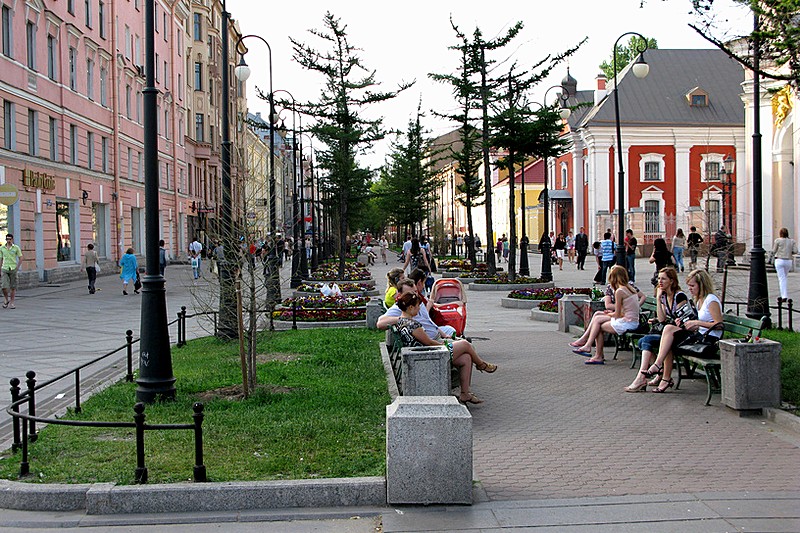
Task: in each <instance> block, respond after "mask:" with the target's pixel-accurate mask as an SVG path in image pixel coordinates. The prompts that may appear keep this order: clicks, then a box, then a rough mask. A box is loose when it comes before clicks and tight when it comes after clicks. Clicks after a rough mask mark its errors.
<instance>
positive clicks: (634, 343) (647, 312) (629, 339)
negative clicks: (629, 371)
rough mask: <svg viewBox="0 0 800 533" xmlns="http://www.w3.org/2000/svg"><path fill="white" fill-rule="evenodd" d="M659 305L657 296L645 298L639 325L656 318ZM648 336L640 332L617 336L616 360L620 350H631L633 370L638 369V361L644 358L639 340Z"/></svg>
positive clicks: (629, 332)
mask: <svg viewBox="0 0 800 533" xmlns="http://www.w3.org/2000/svg"><path fill="white" fill-rule="evenodd" d="M657 306H658V304H657V302H656V298H655V296H648V297H647V298H645V300H644V303H642V306H641V310H640V312H639V323H640V324H641V323H644V322H647V321H648V320H650V319H651V318H654V317H655V316H656V308H657ZM645 335H647V333H642V332H638V331H628V332H625V333H623V334H622V335H615V342H614V344H615V348H614V359H616V358H617V353H619V351H620V350H624V349H626V348H630V349H631V351H632V352H633V357H632V358H631V368H635V367H636V361H638V360H639V358H641V357H642V353H641V352H640V351H639V346H638V342H639V339H641V338H642V337H644V336H645Z"/></svg>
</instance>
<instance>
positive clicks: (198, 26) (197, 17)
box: [194, 13, 203, 41]
mask: <svg viewBox="0 0 800 533" xmlns="http://www.w3.org/2000/svg"><path fill="white" fill-rule="evenodd" d="M194 40H195V41H202V40H203V18H202V15H201V14H200V13H195V14H194Z"/></svg>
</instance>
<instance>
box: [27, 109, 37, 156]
mask: <svg viewBox="0 0 800 533" xmlns="http://www.w3.org/2000/svg"><path fill="white" fill-rule="evenodd" d="M28 153H29V154H30V155H33V156H37V155H39V112H38V111H36V110H34V109H28Z"/></svg>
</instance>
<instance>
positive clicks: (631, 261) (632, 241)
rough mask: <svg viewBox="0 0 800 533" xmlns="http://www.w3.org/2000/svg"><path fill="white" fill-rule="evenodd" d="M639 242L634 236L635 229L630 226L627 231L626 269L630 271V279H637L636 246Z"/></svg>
mask: <svg viewBox="0 0 800 533" xmlns="http://www.w3.org/2000/svg"><path fill="white" fill-rule="evenodd" d="M637 245H638V242H637V241H636V237H634V236H633V230H632V229H630V228H628V229H627V230H626V231H625V269H626V270H627V271H628V279H629V280H631V281H636V246H637Z"/></svg>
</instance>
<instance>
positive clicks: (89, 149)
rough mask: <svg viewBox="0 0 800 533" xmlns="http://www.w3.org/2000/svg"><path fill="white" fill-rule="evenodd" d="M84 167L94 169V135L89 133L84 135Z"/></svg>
mask: <svg viewBox="0 0 800 533" xmlns="http://www.w3.org/2000/svg"><path fill="white" fill-rule="evenodd" d="M86 166H87V167H88V168H89V170H92V169H94V133H92V132H91V131H90V132H88V133H87V134H86Z"/></svg>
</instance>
